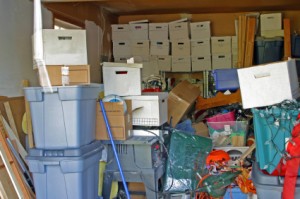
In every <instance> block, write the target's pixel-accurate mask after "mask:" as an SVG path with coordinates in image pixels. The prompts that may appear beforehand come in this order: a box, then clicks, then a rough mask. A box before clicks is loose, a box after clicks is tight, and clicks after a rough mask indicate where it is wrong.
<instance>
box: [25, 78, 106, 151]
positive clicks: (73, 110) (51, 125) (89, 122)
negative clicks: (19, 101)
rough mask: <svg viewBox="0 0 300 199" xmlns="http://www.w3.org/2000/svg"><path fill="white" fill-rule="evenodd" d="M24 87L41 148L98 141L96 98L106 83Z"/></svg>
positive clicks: (38, 144) (73, 145)
mask: <svg viewBox="0 0 300 199" xmlns="http://www.w3.org/2000/svg"><path fill="white" fill-rule="evenodd" d="M53 91H54V92H53V93H48V92H44V90H43V88H42V87H27V88H24V93H25V97H26V99H27V101H28V102H29V104H30V111H31V117H32V127H33V131H34V142H35V146H36V148H39V149H65V148H78V147H80V146H83V145H86V144H89V143H91V142H92V141H93V140H95V128H96V99H97V98H98V96H99V93H100V92H103V85H100V84H90V85H78V86H56V87H53Z"/></svg>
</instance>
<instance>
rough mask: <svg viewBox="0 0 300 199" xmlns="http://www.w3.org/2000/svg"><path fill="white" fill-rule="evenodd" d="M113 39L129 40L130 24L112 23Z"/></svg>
mask: <svg viewBox="0 0 300 199" xmlns="http://www.w3.org/2000/svg"><path fill="white" fill-rule="evenodd" d="M111 29H112V30H111V34H112V40H129V24H112V25H111Z"/></svg>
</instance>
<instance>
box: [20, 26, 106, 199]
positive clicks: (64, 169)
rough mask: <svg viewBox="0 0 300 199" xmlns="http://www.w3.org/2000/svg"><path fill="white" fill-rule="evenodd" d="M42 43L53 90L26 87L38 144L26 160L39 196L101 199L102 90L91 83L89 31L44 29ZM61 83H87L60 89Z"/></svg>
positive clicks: (40, 197) (42, 197) (45, 198)
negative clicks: (98, 123) (98, 137)
mask: <svg viewBox="0 0 300 199" xmlns="http://www.w3.org/2000/svg"><path fill="white" fill-rule="evenodd" d="M43 42H44V59H45V62H46V64H47V65H46V69H47V70H48V73H49V77H50V81H51V84H52V88H53V92H45V91H44V89H43V87H27V88H25V97H26V99H27V101H28V102H29V103H30V111H31V117H32V127H33V132H34V142H35V148H32V149H29V152H28V156H27V157H26V159H27V161H28V166H29V170H30V172H31V173H32V176H33V180H34V186H35V193H36V198H37V199H51V198H75V199H80V198H87V199H94V198H97V196H98V171H99V169H98V165H99V160H100V158H101V152H102V149H103V145H102V144H101V142H99V141H96V140H95V127H96V117H95V115H96V99H97V97H98V95H99V92H101V90H103V87H102V86H101V85H98V84H87V83H89V81H86V80H89V75H90V74H89V70H88V65H87V52H86V37H85V31H84V30H43ZM78 65H81V66H78ZM62 66H64V67H62ZM68 66H69V67H68ZM78 68H83V69H82V70H84V71H85V72H84V73H83V72H81V71H77V69H78ZM82 76H83V77H82ZM81 78H82V79H81ZM75 80H76V81H75ZM77 80H81V81H77ZM62 84H63V85H66V84H86V85H68V86H56V85H62Z"/></svg>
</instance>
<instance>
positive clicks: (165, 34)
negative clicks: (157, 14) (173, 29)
mask: <svg viewBox="0 0 300 199" xmlns="http://www.w3.org/2000/svg"><path fill="white" fill-rule="evenodd" d="M149 39H150V40H155V41H161V40H168V39H169V25H168V23H150V24H149Z"/></svg>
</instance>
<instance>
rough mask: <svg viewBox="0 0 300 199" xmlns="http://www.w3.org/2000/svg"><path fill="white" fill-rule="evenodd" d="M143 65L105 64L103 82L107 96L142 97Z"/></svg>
mask: <svg viewBox="0 0 300 199" xmlns="http://www.w3.org/2000/svg"><path fill="white" fill-rule="evenodd" d="M142 66H143V65H142V64H124V63H113V62H104V63H103V67H102V70H103V82H104V94H105V96H107V95H110V94H114V95H119V96H127V95H141V93H142V91H141V68H142Z"/></svg>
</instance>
